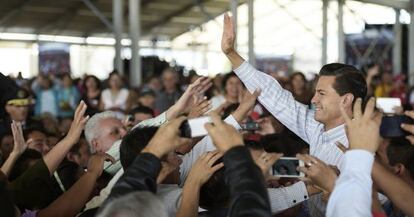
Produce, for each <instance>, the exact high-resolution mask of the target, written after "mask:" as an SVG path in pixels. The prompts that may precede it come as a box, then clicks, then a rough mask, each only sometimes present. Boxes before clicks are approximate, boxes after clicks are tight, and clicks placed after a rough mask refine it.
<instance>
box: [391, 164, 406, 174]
mask: <svg viewBox="0 0 414 217" xmlns="http://www.w3.org/2000/svg"><path fill="white" fill-rule="evenodd" d="M392 169H393V171H394V174H395V175H397V176H398V177H401V176H402V175H403V174H404V172H405V166H404V165H403V164H401V163H397V164H396V165H395V166H393V167H392Z"/></svg>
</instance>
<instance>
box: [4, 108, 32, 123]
mask: <svg viewBox="0 0 414 217" xmlns="http://www.w3.org/2000/svg"><path fill="white" fill-rule="evenodd" d="M6 111H7V113H8V114H9V115H10V118H11V119H12V120H14V121H25V120H26V118H27V114H28V113H29V107H28V106H16V105H7V106H6Z"/></svg>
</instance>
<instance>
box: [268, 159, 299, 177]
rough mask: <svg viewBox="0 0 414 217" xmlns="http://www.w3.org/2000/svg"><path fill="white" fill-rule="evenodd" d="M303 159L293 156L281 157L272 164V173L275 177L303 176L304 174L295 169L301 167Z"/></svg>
mask: <svg viewBox="0 0 414 217" xmlns="http://www.w3.org/2000/svg"><path fill="white" fill-rule="evenodd" d="M304 165H305V164H304V162H303V161H301V160H299V159H298V158H295V157H281V158H280V159H279V160H278V161H276V163H275V164H273V166H272V175H273V176H277V177H287V178H299V177H305V174H304V173H302V172H299V171H297V169H296V168H297V167H303V166H304Z"/></svg>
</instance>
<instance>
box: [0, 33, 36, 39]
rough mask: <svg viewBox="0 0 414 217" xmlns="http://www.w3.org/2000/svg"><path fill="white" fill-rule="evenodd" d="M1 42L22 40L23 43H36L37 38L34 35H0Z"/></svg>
mask: <svg viewBox="0 0 414 217" xmlns="http://www.w3.org/2000/svg"><path fill="white" fill-rule="evenodd" d="M0 39H1V40H22V41H34V40H36V39H37V36H36V35H34V34H21V33H0Z"/></svg>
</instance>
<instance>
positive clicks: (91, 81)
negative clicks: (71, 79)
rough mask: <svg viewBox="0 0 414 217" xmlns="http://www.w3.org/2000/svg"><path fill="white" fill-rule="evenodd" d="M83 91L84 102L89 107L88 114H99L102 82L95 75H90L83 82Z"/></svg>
mask: <svg viewBox="0 0 414 217" xmlns="http://www.w3.org/2000/svg"><path fill="white" fill-rule="evenodd" d="M83 90H84V93H83V95H82V100H83V101H84V102H85V103H86V105H87V106H88V109H87V110H86V114H88V115H89V116H92V115H94V114H95V113H98V112H99V104H100V101H101V81H100V80H99V79H98V78H97V77H96V76H94V75H88V76H86V78H85V80H84V82H83Z"/></svg>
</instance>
